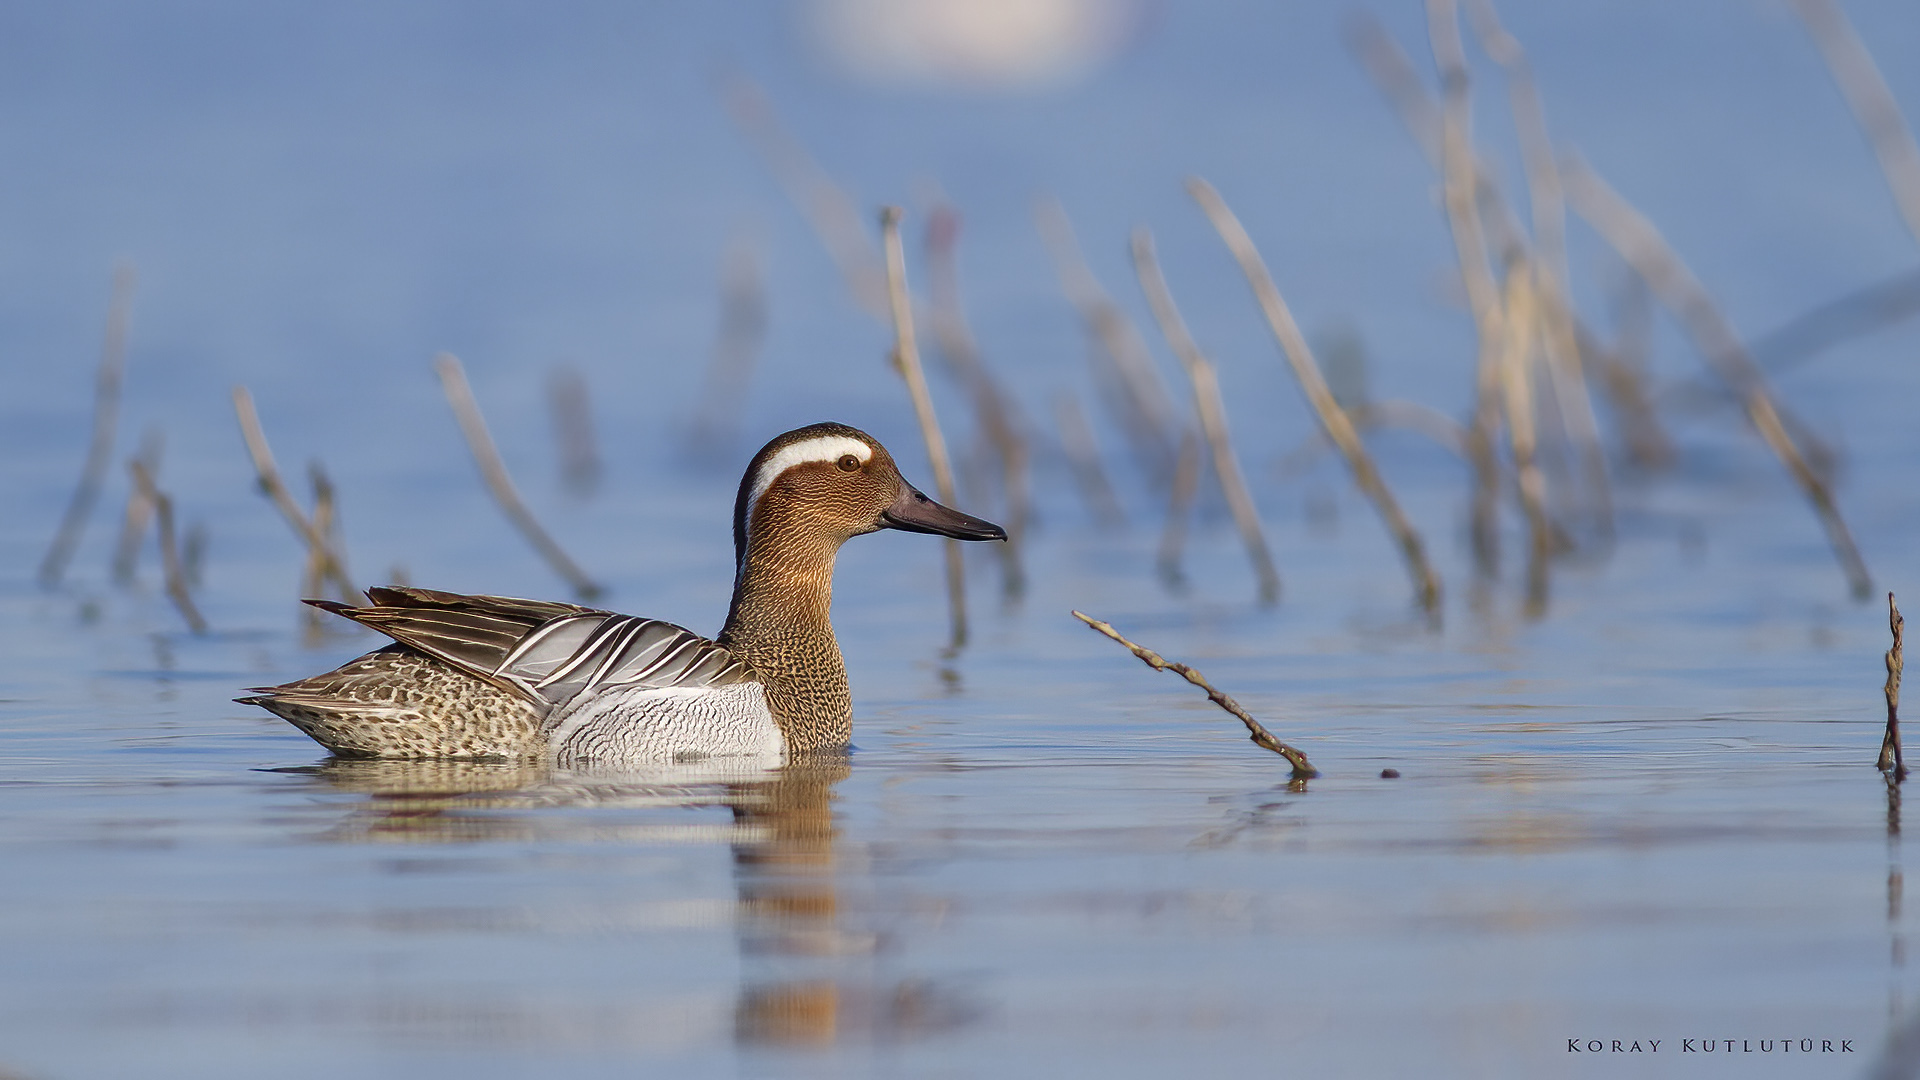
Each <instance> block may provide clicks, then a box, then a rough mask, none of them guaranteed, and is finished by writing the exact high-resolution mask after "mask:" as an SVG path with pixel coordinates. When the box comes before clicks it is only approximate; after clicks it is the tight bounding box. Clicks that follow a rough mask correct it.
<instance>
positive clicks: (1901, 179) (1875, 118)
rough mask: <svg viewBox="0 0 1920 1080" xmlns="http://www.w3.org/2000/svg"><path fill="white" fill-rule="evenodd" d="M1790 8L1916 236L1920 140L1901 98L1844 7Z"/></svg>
mask: <svg viewBox="0 0 1920 1080" xmlns="http://www.w3.org/2000/svg"><path fill="white" fill-rule="evenodd" d="M1790 2H1791V4H1792V6H1793V10H1794V11H1795V12H1796V13H1798V14H1799V16H1800V19H1801V21H1803V22H1805V23H1806V24H1807V33H1808V34H1810V35H1812V37H1813V43H1814V44H1815V45H1817V46H1819V48H1820V55H1821V56H1822V57H1823V58H1824V59H1825V60H1826V62H1827V70H1828V71H1830V72H1832V73H1833V81H1834V82H1835V83H1837V84H1839V87H1840V93H1841V94H1843V95H1844V96H1845V97H1846V99H1847V105H1848V107H1849V108H1851V109H1852V110H1853V115H1854V118H1855V119H1856V120H1858V121H1859V122H1860V127H1861V129H1862V130H1864V131H1865V132H1866V134H1867V141H1868V142H1869V143H1871V144H1872V146H1873V153H1874V156H1875V157H1877V158H1879V159H1880V173H1881V175H1882V176H1884V177H1886V181H1887V187H1888V188H1889V189H1890V190H1891V191H1892V192H1893V201H1894V202H1896V203H1898V204H1899V206H1900V216H1901V217H1903V218H1905V219H1906V222H1907V229H1908V231H1910V232H1912V233H1913V235H1914V238H1915V239H1920V146H1915V145H1914V141H1913V131H1912V129H1911V128H1909V127H1908V126H1907V120H1906V117H1905V116H1903V115H1901V112H1900V103H1899V102H1898V101H1896V100H1895V99H1894V96H1893V91H1891V90H1889V89H1887V80H1886V79H1885V78H1883V77H1882V76H1881V74H1880V68H1879V67H1878V66H1877V65H1876V64H1875V63H1874V62H1873V54H1872V53H1869V52H1868V51H1867V47H1866V45H1864V44H1862V43H1861V41H1860V35H1859V34H1857V33H1855V32H1854V29H1853V24H1852V23H1851V22H1849V21H1848V20H1847V14H1846V12H1844V11H1842V10H1841V9H1840V5H1839V4H1837V3H1835V2H1834V0H1790Z"/></svg>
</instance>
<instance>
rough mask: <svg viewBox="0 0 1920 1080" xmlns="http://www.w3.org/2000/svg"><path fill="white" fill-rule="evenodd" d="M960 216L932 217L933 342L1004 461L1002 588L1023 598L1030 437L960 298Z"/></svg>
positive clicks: (940, 213) (948, 212)
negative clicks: (991, 367)
mask: <svg viewBox="0 0 1920 1080" xmlns="http://www.w3.org/2000/svg"><path fill="white" fill-rule="evenodd" d="M959 229H960V217H959V215H958V214H957V213H955V212H954V211H953V209H952V208H951V207H948V206H945V205H942V206H939V207H936V208H935V209H934V211H933V213H932V214H931V215H929V217H928V220H927V292H928V294H929V296H930V299H931V304H930V306H929V308H928V315H929V322H930V324H931V326H932V330H933V341H934V345H935V347H936V348H937V349H938V350H939V355H940V357H941V358H942V359H943V360H945V361H946V363H947V366H948V367H949V368H951V369H952V370H953V372H954V374H956V375H958V376H959V378H960V385H961V386H963V387H965V388H966V391H967V397H968V398H969V400H970V401H971V402H972V404H973V414H974V421H975V423H977V424H978V425H979V428H980V435H981V438H982V439H983V441H984V442H985V443H986V444H987V446H988V448H989V449H990V450H991V451H992V453H993V457H994V460H995V461H996V462H998V463H999V465H1000V489H1001V493H1002V494H1003V495H1004V496H1005V498H1006V507H1005V509H1006V515H1005V524H1006V530H1007V540H1006V543H1004V544H996V545H994V550H995V553H996V554H998V555H999V557H1000V572H1001V573H1000V591H1001V594H1002V596H1003V597H1004V598H1005V599H1007V600H1018V599H1019V598H1020V597H1021V596H1023V595H1024V594H1025V593H1026V591H1027V574H1026V570H1025V568H1024V567H1023V566H1022V565H1021V561H1020V559H1021V543H1022V542H1023V541H1024V539H1025V538H1026V533H1027V518H1028V517H1029V516H1030V514H1031V512H1032V507H1031V506H1030V502H1031V496H1030V495H1029V492H1028V485H1027V458H1028V454H1027V440H1026V437H1025V436H1024V435H1022V434H1021V433H1020V425H1019V424H1017V423H1016V422H1015V421H1014V418H1013V404H1012V402H1011V400H1010V399H1009V397H1008V395H1007V393H1006V391H1005V390H1004V389H1003V388H1002V387H1001V385H1000V383H999V381H998V380H996V379H995V378H994V377H993V373H992V372H990V371H988V370H987V365H986V363H985V361H983V360H982V359H981V358H980V347H979V345H978V343H976V342H975V341H974V337H973V331H972V330H971V329H969V328H968V326H967V316H966V311H965V309H964V308H963V307H962V306H961V303H960V273H959V268H958V266H957V265H956V259H955V258H954V248H955V246H956V242H957V240H958V239H959Z"/></svg>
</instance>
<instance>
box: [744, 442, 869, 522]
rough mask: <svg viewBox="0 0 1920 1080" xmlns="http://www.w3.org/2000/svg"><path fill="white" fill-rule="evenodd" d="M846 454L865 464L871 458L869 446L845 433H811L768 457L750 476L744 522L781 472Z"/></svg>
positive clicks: (832, 459) (748, 519)
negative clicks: (750, 489) (810, 435)
mask: <svg viewBox="0 0 1920 1080" xmlns="http://www.w3.org/2000/svg"><path fill="white" fill-rule="evenodd" d="M848 454H852V455H853V456H854V457H857V458H859V459H860V464H862V465H865V464H866V463H867V462H869V461H871V460H873V447H871V446H868V445H867V444H866V443H864V442H862V441H860V440H859V439H856V438H853V437H852V436H849V435H815V436H814V437H813V438H811V439H806V440H803V441H801V442H797V443H794V444H793V445H792V446H789V447H787V448H785V449H783V450H781V451H780V452H779V453H777V454H775V455H773V456H772V457H770V458H768V459H767V460H766V463H765V464H763V465H761V466H760V471H759V472H757V473H755V474H754V476H753V495H752V497H750V498H749V499H747V524H748V525H749V526H751V525H752V524H753V512H754V510H756V509H758V508H759V506H760V496H762V495H765V494H766V493H767V489H768V488H770V487H772V486H773V482H774V481H775V480H778V479H780V474H781V473H783V472H786V471H787V470H788V469H791V468H793V467H794V466H795V465H807V464H811V463H812V462H816V461H825V462H834V461H839V460H840V459H841V458H843V457H846V456H847V455H848Z"/></svg>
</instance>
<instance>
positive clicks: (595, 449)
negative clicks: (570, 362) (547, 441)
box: [547, 365, 600, 498]
mask: <svg viewBox="0 0 1920 1080" xmlns="http://www.w3.org/2000/svg"><path fill="white" fill-rule="evenodd" d="M592 401H593V395H592V392H591V391H589V390H588V389H587V378H586V376H584V375H582V374H580V371H579V369H578V368H575V367H571V366H564V365H563V366H561V367H557V368H554V369H553V373H552V374H551V375H549V376H548V377H547V408H548V411H549V412H550V413H551V414H552V416H553V437H554V441H555V442H556V443H558V444H559V450H560V484H561V486H562V487H564V488H566V489H567V491H568V492H570V493H571V494H573V495H574V496H575V497H577V498H585V497H587V496H589V495H591V494H593V491H594V489H595V488H596V487H598V486H599V483H600V445H599V440H597V439H595V438H594V431H593V405H592Z"/></svg>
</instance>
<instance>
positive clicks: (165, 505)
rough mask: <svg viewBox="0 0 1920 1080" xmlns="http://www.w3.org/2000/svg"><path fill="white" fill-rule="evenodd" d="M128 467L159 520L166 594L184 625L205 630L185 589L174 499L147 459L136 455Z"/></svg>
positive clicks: (195, 630) (203, 622)
mask: <svg viewBox="0 0 1920 1080" xmlns="http://www.w3.org/2000/svg"><path fill="white" fill-rule="evenodd" d="M127 471H128V472H130V473H132V474H133V483H134V486H135V487H138V488H139V489H140V490H141V492H142V493H143V494H144V495H145V496H146V498H147V501H148V502H150V503H152V504H153V511H154V517H155V518H157V519H158V520H159V523H160V566H161V573H162V574H163V575H165V578H166V589H167V598H168V599H170V600H172V601H173V606H174V607H175V608H178V609H179V611H180V617H181V618H183V619H185V620H187V626H188V628H190V629H191V630H192V631H193V632H194V633H196V634H204V633H206V632H207V620H206V619H204V618H202V617H201V615H200V609H199V608H196V607H194V606H193V596H192V595H191V594H189V593H188V592H187V577H186V574H185V572H184V571H183V570H182V569H181V566H180V549H179V547H178V545H176V544H175V542H174V527H173V500H172V499H170V498H168V497H167V496H166V494H165V493H164V492H162V491H161V490H160V489H159V488H158V487H157V486H155V484H154V481H153V473H151V472H149V471H148V470H147V466H146V463H144V462H142V461H140V460H139V459H138V458H136V459H134V460H133V461H130V462H128V463H127Z"/></svg>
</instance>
